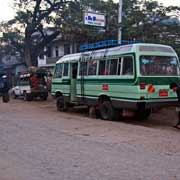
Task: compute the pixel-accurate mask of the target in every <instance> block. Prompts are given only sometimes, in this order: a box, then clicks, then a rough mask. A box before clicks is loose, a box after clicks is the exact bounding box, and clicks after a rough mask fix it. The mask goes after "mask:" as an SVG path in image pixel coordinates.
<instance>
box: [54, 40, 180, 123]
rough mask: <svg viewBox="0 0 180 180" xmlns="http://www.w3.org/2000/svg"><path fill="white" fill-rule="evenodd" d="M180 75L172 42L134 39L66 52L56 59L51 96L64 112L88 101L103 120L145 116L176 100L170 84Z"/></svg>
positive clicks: (177, 79) (179, 66)
mask: <svg viewBox="0 0 180 180" xmlns="http://www.w3.org/2000/svg"><path fill="white" fill-rule="evenodd" d="M179 80H180V64H179V60H178V57H177V54H176V53H175V51H174V50H173V49H172V47H170V46H166V45H160V44H146V43H136V44H128V45H121V46H118V47H113V48H107V49H101V50H93V51H88V52H83V53H77V54H71V55H65V56H64V57H62V58H60V60H59V61H58V62H57V63H56V67H55V71H54V77H53V80H52V91H51V93H52V95H53V96H55V97H56V98H57V101H56V106H57V109H58V110H60V111H65V110H67V108H68V106H73V105H74V106H75V105H87V106H89V107H91V106H92V107H95V108H96V109H98V110H99V114H100V116H101V118H102V119H104V120H113V119H117V118H119V117H120V115H122V114H123V112H127V111H133V113H134V114H135V115H136V116H137V119H145V118H147V117H148V116H149V115H150V114H151V110H152V108H156V109H157V108H160V107H165V106H171V105H175V104H176V103H177V96H176V93H175V92H173V90H172V89H170V88H169V85H170V84H171V83H173V82H179Z"/></svg>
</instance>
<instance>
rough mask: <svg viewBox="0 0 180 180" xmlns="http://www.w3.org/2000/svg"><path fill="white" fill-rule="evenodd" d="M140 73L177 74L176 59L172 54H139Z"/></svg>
mask: <svg viewBox="0 0 180 180" xmlns="http://www.w3.org/2000/svg"><path fill="white" fill-rule="evenodd" d="M140 73H141V75H144V76H158V75H160V76H162V75H163V76H177V75H179V74H180V71H179V63H178V59H177V58H176V57H172V56H141V57H140Z"/></svg>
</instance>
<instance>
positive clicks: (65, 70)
mask: <svg viewBox="0 0 180 180" xmlns="http://www.w3.org/2000/svg"><path fill="white" fill-rule="evenodd" d="M68 71H69V64H68V63H64V71H63V76H68Z"/></svg>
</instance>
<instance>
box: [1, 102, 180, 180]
mask: <svg viewBox="0 0 180 180" xmlns="http://www.w3.org/2000/svg"><path fill="white" fill-rule="evenodd" d="M87 116H88V115H87V113H86V112H85V111H84V110H81V111H80V110H70V112H68V113H60V112H57V111H56V108H55V102H54V101H53V100H52V99H50V100H48V101H47V102H43V101H34V102H24V101H23V100H20V99H18V100H11V101H10V103H7V104H3V103H2V102H0V180H175V179H177V180H179V179H180V131H178V130H176V129H174V128H172V126H173V125H174V124H175V122H176V114H175V111H174V108H170V109H164V110H162V111H160V112H158V113H156V114H153V115H152V116H151V117H150V118H149V120H147V121H144V122H138V121H135V120H133V119H129V120H127V119H125V120H123V121H121V122H109V121H102V120H99V119H90V118H88V117H87Z"/></svg>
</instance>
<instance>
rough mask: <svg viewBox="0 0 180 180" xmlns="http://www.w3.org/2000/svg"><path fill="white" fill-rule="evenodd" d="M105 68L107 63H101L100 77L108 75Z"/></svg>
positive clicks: (103, 61)
mask: <svg viewBox="0 0 180 180" xmlns="http://www.w3.org/2000/svg"><path fill="white" fill-rule="evenodd" d="M105 67H106V61H105V60H102V61H99V72H98V75H106V72H105Z"/></svg>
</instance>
